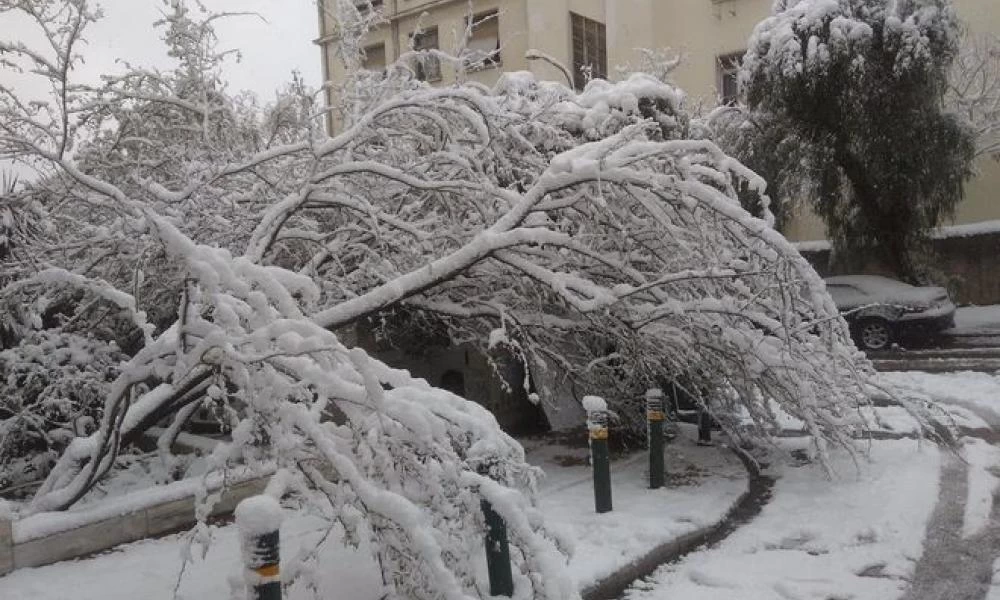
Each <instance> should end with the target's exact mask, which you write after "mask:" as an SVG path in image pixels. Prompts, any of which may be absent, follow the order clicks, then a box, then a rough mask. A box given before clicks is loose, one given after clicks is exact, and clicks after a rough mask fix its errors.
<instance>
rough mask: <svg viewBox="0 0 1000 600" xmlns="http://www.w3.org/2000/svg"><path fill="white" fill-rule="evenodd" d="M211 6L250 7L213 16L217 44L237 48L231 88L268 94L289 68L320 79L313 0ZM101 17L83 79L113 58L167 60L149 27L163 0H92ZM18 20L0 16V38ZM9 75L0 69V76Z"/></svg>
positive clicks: (110, 66)
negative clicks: (228, 16) (225, 15)
mask: <svg viewBox="0 0 1000 600" xmlns="http://www.w3.org/2000/svg"><path fill="white" fill-rule="evenodd" d="M203 2H204V4H205V6H206V7H207V8H208V9H210V10H214V11H240V12H247V11H253V12H257V13H259V14H260V15H262V16H263V17H264V18H265V19H266V20H267V22H264V21H261V20H260V19H259V18H255V17H234V18H232V19H226V20H222V21H220V22H218V24H217V30H218V33H219V40H220V47H222V48H226V49H228V48H238V49H239V50H240V51H241V52H242V55H243V58H242V61H241V62H240V63H235V62H231V63H230V64H229V66H228V68H227V69H226V76H227V78H228V79H229V82H230V84H231V89H232V91H238V90H244V89H248V90H252V91H254V92H257V93H258V94H259V95H260V96H262V98H264V99H269V98H271V97H272V96H273V92H274V90H275V89H276V88H279V87H280V86H281V84H282V83H283V82H285V81H288V80H289V79H290V75H289V74H290V73H291V71H292V70H293V69H296V70H298V71H300V72H301V73H302V74H303V75H304V76H305V79H306V82H307V83H309V84H310V85H312V86H319V84H320V83H321V81H320V79H321V75H320V73H321V67H320V55H319V49H318V47H317V46H316V45H315V44H313V43H312V42H313V40H314V39H316V37H317V31H318V22H317V16H316V2H315V0H203ZM97 4H99V5H100V6H101V7H102V8H103V9H104V13H105V18H104V19H103V20H102V21H100V22H98V23H97V24H95V25H93V26H92V28H91V29H90V30H89V32H88V33H87V35H86V38H87V41H88V44H87V46H85V47H83V51H82V53H83V55H84V58H85V60H86V64H84V65H83V66H82V67H81V71H80V75H81V76H83V77H86V78H88V79H90V78H93V77H95V76H96V75H97V74H99V73H106V72H109V71H110V72H114V71H116V70H118V67H116V65H115V60H116V59H118V58H126V59H128V60H129V61H130V62H133V63H138V64H142V65H149V66H159V67H166V66H169V65H170V64H171V63H170V59H169V58H168V57H166V56H165V54H164V52H163V48H162V44H161V42H160V40H159V39H158V37H157V35H158V34H157V31H156V30H154V29H153V25H152V24H153V21H155V20H156V19H157V18H159V16H160V15H161V12H160V11H161V10H163V9H164V1H163V0H98V1H97ZM24 33H25V32H24V29H23V24H22V23H19V22H17V21H15V20H12V19H10V18H8V17H7V16H4V17H0V39H6V40H10V39H16V38H22V37H23V36H24ZM2 79H7V80H8V81H9V80H10V74H9V73H6V74H5V73H3V72H2V71H0V80H2Z"/></svg>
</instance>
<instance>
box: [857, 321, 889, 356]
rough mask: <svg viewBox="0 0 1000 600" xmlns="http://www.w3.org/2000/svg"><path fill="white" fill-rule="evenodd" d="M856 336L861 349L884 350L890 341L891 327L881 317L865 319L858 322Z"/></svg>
mask: <svg viewBox="0 0 1000 600" xmlns="http://www.w3.org/2000/svg"><path fill="white" fill-rule="evenodd" d="M857 338H858V345H860V346H861V349H862V350H885V349H886V348H888V347H889V344H891V343H892V329H891V328H890V327H889V323H888V322H887V321H884V320H883V319H865V320H864V321H862V322H861V323H859V324H858V334H857Z"/></svg>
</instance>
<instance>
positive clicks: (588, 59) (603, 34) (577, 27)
mask: <svg viewBox="0 0 1000 600" xmlns="http://www.w3.org/2000/svg"><path fill="white" fill-rule="evenodd" d="M570 18H571V20H572V26H573V87H575V88H576V89H578V90H582V89H583V87H584V86H585V85H586V84H587V81H588V80H589V79H604V78H606V77H607V76H608V42H607V31H606V29H605V27H604V23H599V22H597V21H594V20H593V19H588V18H587V17H582V16H580V15H578V14H576V13H570ZM588 74H589V77H588Z"/></svg>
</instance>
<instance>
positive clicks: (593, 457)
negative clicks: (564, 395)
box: [583, 396, 611, 513]
mask: <svg viewBox="0 0 1000 600" xmlns="http://www.w3.org/2000/svg"><path fill="white" fill-rule="evenodd" d="M583 407H584V408H585V409H586V410H587V429H589V430H590V462H591V463H592V464H593V466H594V508H595V509H596V510H597V512H598V513H606V512H611V454H610V453H609V451H608V405H607V404H606V403H605V402H604V400H603V399H602V398H599V397H597V396H587V397H585V398H584V399H583Z"/></svg>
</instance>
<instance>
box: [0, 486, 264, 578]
mask: <svg viewBox="0 0 1000 600" xmlns="http://www.w3.org/2000/svg"><path fill="white" fill-rule="evenodd" d="M266 485H267V479H254V480H250V481H246V482H243V483H238V484H236V485H233V486H231V487H229V488H227V489H226V490H225V491H224V492H223V494H222V499H221V500H220V501H219V502H218V503H216V505H215V507H214V508H213V509H212V516H221V515H229V514H231V513H232V512H233V510H235V509H236V505H237V504H239V502H240V501H241V500H243V499H244V498H248V497H250V496H254V495H257V494H260V493H262V492H263V491H264V488H265V487H266ZM81 513H82V514H81V515H79V517H80V518H77V519H73V522H74V526H73V527H67V528H65V529H62V530H57V531H54V532H52V533H49V534H48V535H42V536H38V537H30V538H29V539H20V538H21V537H25V536H15V533H16V529H17V525H18V523H13V524H12V523H11V522H10V521H0V575H4V574H6V573H9V572H10V571H12V570H14V569H23V568H26V567H40V566H42V565H48V564H52V563H54V562H59V561H61V560H69V559H72V558H79V557H81V556H87V555H89V554H94V553H95V552H101V551H103V550H107V549H109V548H113V547H115V546H117V545H119V544H125V543H128V542H134V541H136V540H141V539H144V538H148V537H153V536H157V535H163V534H166V533H170V532H174V531H180V530H182V529H186V528H188V527H191V526H192V525H194V524H195V523H196V522H197V518H196V516H195V500H194V497H193V496H188V497H184V498H180V499H176V500H168V501H164V502H153V503H150V504H149V505H148V506H145V507H143V508H138V509H136V510H133V511H130V512H128V513H127V514H123V515H116V516H111V517H106V516H105V517H104V518H94V519H87V511H85V510H84V511H81ZM58 514H59V515H65V514H66V513H58ZM47 516H48V515H47V514H40V515H32V516H31V517H27V519H38V518H45V517H47Z"/></svg>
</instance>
